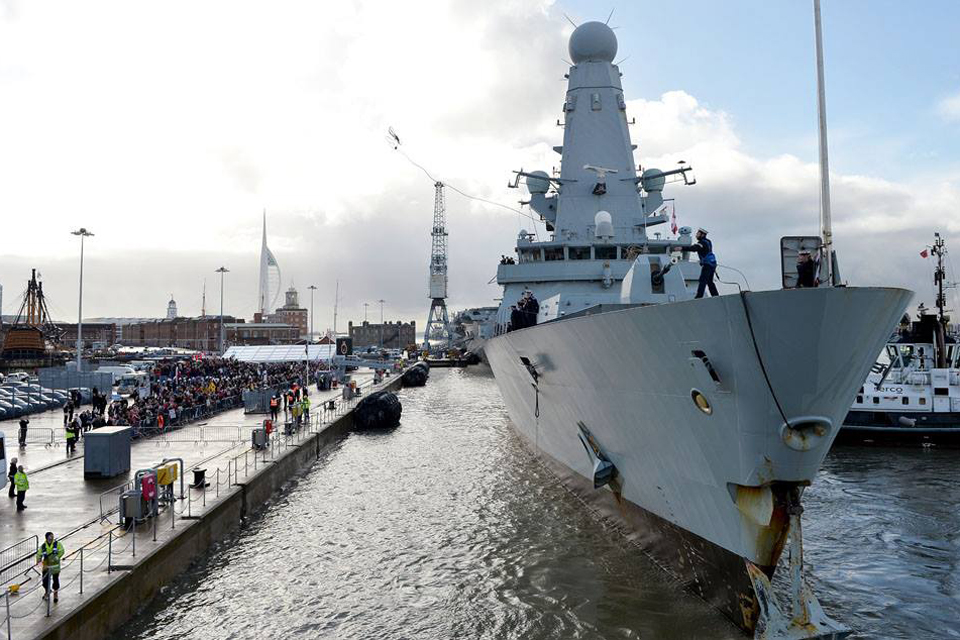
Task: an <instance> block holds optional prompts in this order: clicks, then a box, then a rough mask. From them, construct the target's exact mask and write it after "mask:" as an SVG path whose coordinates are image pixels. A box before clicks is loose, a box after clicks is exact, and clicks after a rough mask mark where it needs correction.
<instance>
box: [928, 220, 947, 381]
mask: <svg viewBox="0 0 960 640" xmlns="http://www.w3.org/2000/svg"><path fill="white" fill-rule="evenodd" d="M933 235H934V240H933V247H932V248H931V252H932V253H933V255H935V256H937V268H936V270H934V272H933V283H934V284H935V285H936V286H937V302H936V304H937V331H936V336H935V339H936V347H937V349H936V351H937V367H938V368H940V369H943V368H945V367H946V366H947V353H946V347H947V345H946V339H945V336H946V333H947V320H948V318H947V316H946V315H944V313H943V308H944V307H945V306H946V304H947V300H946V297H945V296H944V293H943V280H944V278H945V276H946V270H945V269H944V268H943V254H944V249H943V238H941V237H940V234H939V233H935V234H933Z"/></svg>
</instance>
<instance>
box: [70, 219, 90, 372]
mask: <svg viewBox="0 0 960 640" xmlns="http://www.w3.org/2000/svg"><path fill="white" fill-rule="evenodd" d="M70 233H72V234H73V235H75V236H80V301H79V302H78V303H77V375H80V371H81V370H82V369H81V367H82V363H81V355H82V354H83V239H84V238H87V237H90V236H92V235H93V234H92V233H90V232H89V231H87V230H86V229H85V228H83V227H80V228H79V229H77V230H76V231H71V232H70Z"/></svg>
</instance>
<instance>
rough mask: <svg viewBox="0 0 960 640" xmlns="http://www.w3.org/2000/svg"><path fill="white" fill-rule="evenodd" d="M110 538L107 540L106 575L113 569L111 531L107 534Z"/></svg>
mask: <svg viewBox="0 0 960 640" xmlns="http://www.w3.org/2000/svg"><path fill="white" fill-rule="evenodd" d="M107 534H108V535H109V536H110V537H109V538H107V573H110V570H111V569H113V529H110V531H108V532H107Z"/></svg>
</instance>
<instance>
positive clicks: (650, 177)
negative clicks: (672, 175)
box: [640, 169, 667, 193]
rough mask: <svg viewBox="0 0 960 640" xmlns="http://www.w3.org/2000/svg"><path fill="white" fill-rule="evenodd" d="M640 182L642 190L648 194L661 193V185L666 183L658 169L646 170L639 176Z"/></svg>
mask: <svg viewBox="0 0 960 640" xmlns="http://www.w3.org/2000/svg"><path fill="white" fill-rule="evenodd" d="M640 180H641V182H642V184H643V190H644V191H646V192H648V193H649V192H650V191H663V185H664V183H665V182H666V181H667V179H666V178H665V177H664V175H663V171H660V169H647V170H646V171H644V172H643V173H642V174H641V175H640Z"/></svg>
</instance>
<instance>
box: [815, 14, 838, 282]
mask: <svg viewBox="0 0 960 640" xmlns="http://www.w3.org/2000/svg"><path fill="white" fill-rule="evenodd" d="M813 23H814V28H815V31H816V35H817V118H818V125H819V127H818V128H819V130H820V237H821V238H822V239H823V260H824V261H826V264H825V265H822V266H821V269H823V268H824V267H825V268H826V270H825V271H824V272H823V273H824V274H825V275H826V278H824V280H825V281H826V283H827V285H828V286H833V285H834V284H835V279H836V274H835V273H834V265H833V260H834V257H833V224H832V222H831V220H830V163H829V162H828V160H827V99H826V94H825V90H824V82H823V30H822V28H821V21H820V0H813Z"/></svg>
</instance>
